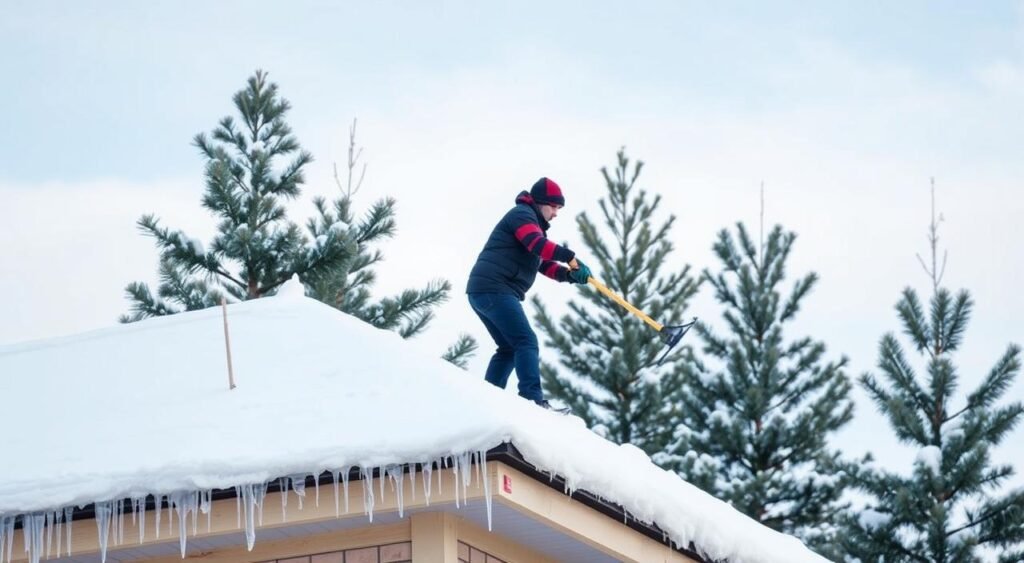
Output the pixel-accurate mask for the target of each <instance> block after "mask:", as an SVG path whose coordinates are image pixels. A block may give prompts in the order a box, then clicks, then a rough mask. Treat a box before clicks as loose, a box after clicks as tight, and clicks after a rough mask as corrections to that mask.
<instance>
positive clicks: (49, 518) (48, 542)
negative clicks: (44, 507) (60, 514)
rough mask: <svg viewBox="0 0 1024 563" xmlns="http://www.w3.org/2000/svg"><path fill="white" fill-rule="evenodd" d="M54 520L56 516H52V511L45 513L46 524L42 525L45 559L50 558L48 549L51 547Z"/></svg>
mask: <svg viewBox="0 0 1024 563" xmlns="http://www.w3.org/2000/svg"><path fill="white" fill-rule="evenodd" d="M54 518H56V516H55V515H54V512H53V511H48V512H47V513H46V522H45V524H44V527H45V528H46V558H47V559H49V558H50V548H51V547H52V546H53V526H54V522H53V520H54Z"/></svg>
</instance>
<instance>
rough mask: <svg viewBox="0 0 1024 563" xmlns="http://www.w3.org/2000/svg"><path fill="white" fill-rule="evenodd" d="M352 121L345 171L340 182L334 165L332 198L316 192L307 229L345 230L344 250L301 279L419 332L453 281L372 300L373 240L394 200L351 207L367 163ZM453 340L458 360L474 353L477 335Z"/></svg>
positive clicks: (314, 293) (366, 314)
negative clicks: (331, 263) (313, 215)
mask: <svg viewBox="0 0 1024 563" xmlns="http://www.w3.org/2000/svg"><path fill="white" fill-rule="evenodd" d="M355 135H356V123H355V122H353V123H352V127H351V128H350V129H349V148H348V172H347V175H346V180H345V182H342V180H341V178H340V177H339V176H338V173H337V168H335V175H334V179H335V183H336V184H337V186H338V189H339V190H340V194H339V196H338V198H337V199H336V200H334V201H333V202H330V203H329V202H327V200H325V199H323V198H320V197H317V198H315V199H314V200H313V204H314V205H315V206H316V210H317V214H318V216H317V217H316V218H314V219H310V220H309V223H308V229H309V233H310V235H311V236H312V237H313V238H314V240H320V239H326V238H328V237H329V236H330V235H331V233H332V232H338V233H343V234H344V236H345V240H346V241H348V242H349V244H350V246H349V248H348V253H347V255H346V256H345V258H344V259H343V260H341V261H339V262H338V263H337V264H336V265H334V267H331V268H323V269H320V270H317V271H314V272H310V273H309V274H308V275H307V276H305V277H304V279H303V281H304V282H305V283H306V285H307V287H308V288H309V294H310V296H311V297H313V298H315V299H318V300H320V301H322V302H324V303H327V304H328V305H331V306H332V307H336V308H337V309H339V310H341V311H344V312H346V313H348V314H350V315H352V316H354V317H358V318H360V319H363V320H364V321H366V322H368V323H370V324H372V325H374V326H376V327H378V328H382V329H385V330H397V331H398V333H399V334H401V335H402V336H403V337H404V338H409V337H412V336H415V335H416V334H419V333H420V332H422V331H423V329H425V328H426V326H427V324H428V323H429V322H430V320H431V319H432V318H433V310H434V308H435V307H437V306H438V305H440V304H441V303H443V302H444V301H446V300H447V299H448V293H449V292H450V291H451V283H449V282H448V281H447V280H443V279H438V280H434V281H431V282H430V283H428V285H427V286H426V287H424V288H423V289H407V290H405V291H403V292H402V293H401V294H399V295H398V296H395V297H386V298H383V299H380V300H379V301H375V300H374V299H373V298H372V296H371V293H370V290H371V288H372V287H373V284H374V283H375V282H376V280H377V274H376V272H375V271H374V270H373V266H375V265H376V264H377V263H379V262H380V261H381V260H382V259H383V257H384V256H383V253H382V252H381V251H380V250H379V249H377V248H375V246H374V245H376V244H378V243H380V242H381V241H383V240H384V239H386V238H391V237H393V236H394V234H395V228H396V223H395V200H394V199H393V198H390V197H389V198H384V199H381V200H378V201H376V202H374V204H373V205H372V206H371V207H370V209H369V210H368V211H367V212H366V213H365V214H363V215H362V217H360V218H358V219H357V218H356V214H355V212H354V211H353V209H352V207H353V197H354V196H355V195H356V193H357V192H358V191H359V188H360V187H362V182H363V178H364V177H365V172H366V167H365V166H363V167H362V168H361V169H360V168H359V158H360V155H361V154H362V149H361V148H359V147H358V146H357V144H356V138H355ZM466 338H469V341H470V342H469V343H467V344H464V345H460V344H456V345H453V346H452V347H451V348H450V349H449V352H448V355H446V359H448V360H449V361H451V362H452V363H455V364H459V365H461V362H462V359H463V358H464V357H465V356H466V355H468V354H472V351H473V349H474V348H475V341H474V340H473V339H472V338H471V337H465V336H464V337H463V340H465V339H466Z"/></svg>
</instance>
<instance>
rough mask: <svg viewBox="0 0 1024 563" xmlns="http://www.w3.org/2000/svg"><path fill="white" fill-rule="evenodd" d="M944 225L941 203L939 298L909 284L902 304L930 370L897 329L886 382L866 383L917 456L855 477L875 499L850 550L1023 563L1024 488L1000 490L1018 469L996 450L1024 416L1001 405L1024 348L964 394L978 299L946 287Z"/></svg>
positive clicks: (868, 556)
mask: <svg viewBox="0 0 1024 563" xmlns="http://www.w3.org/2000/svg"><path fill="white" fill-rule="evenodd" d="M933 198H934V186H933ZM937 226H938V221H936V219H935V216H934V199H933V216H932V224H931V229H930V236H929V239H930V241H931V246H932V261H931V262H932V267H931V269H930V270H929V269H928V268H927V266H926V267H925V269H926V271H927V272H928V274H929V276H930V277H931V281H932V289H933V294H932V296H931V298H930V300H929V302H928V306H927V308H926V307H925V306H924V304H923V303H922V301H921V299H920V298H919V297H918V294H917V292H916V291H915V290H914V289H912V288H909V287H908V288H906V289H904V290H903V293H902V295H901V296H900V299H899V301H898V302H897V303H896V313H897V316H898V318H899V320H900V323H901V325H902V327H903V335H904V337H905V338H906V339H907V340H908V341H909V343H910V349H911V350H912V352H913V353H916V354H917V355H918V356H921V358H922V360H923V362H924V371H923V374H920V375H919V374H918V373H917V372H916V371H915V369H914V367H913V366H912V365H911V362H910V361H909V360H908V358H907V356H908V352H907V350H905V349H904V347H903V346H902V345H901V344H900V340H899V339H898V338H897V337H896V335H894V334H892V333H889V334H886V335H884V336H883V337H882V339H881V341H880V343H879V358H878V369H879V370H880V376H876V375H875V374H871V373H865V374H864V375H862V376H861V378H860V381H861V384H862V385H863V386H864V388H865V389H866V390H867V392H868V394H869V395H870V397H871V399H872V400H873V401H874V403H875V404H876V406H877V407H878V410H879V411H880V412H881V413H882V414H884V415H885V417H886V418H887V419H888V421H889V425H890V426H891V427H892V429H893V431H894V432H895V434H896V437H897V438H898V439H899V441H900V442H902V443H904V444H907V445H909V446H911V447H913V448H916V450H917V455H916V457H915V461H914V465H913V468H912V470H911V471H910V473H909V474H907V473H905V472H904V473H897V472H892V471H886V470H882V469H877V468H872V467H868V468H865V469H864V470H863V471H861V472H859V473H858V474H857V477H856V486H857V487H858V488H859V489H861V490H862V491H863V492H865V493H866V494H867V495H868V496H869V500H868V502H867V506H866V507H865V509H864V510H863V511H862V512H861V513H860V515H859V516H858V517H857V518H851V519H850V520H849V521H848V533H847V534H845V536H844V537H845V541H844V547H845V548H846V550H847V553H848V554H849V555H850V556H853V557H859V558H861V559H863V560H865V561H880V560H882V559H883V558H884V560H885V561H927V562H935V563H947V562H960V561H979V560H981V556H982V553H983V551H982V550H983V549H987V550H990V551H989V552H990V553H991V552H996V553H998V554H999V555H998V558H999V561H1001V562H1006V563H1009V562H1011V561H1012V562H1019V561H1022V560H1024V491H1022V490H1020V489H1018V490H1014V491H1008V492H1001V487H1002V485H1003V484H1005V483H1006V481H1007V479H1009V478H1010V477H1011V476H1012V475H1013V474H1014V471H1013V468H1012V467H1011V466H1009V465H995V464H993V463H992V460H991V451H992V449H993V448H994V447H995V446H997V445H998V444H999V443H1001V442H1002V441H1003V440H1004V439H1005V438H1006V436H1007V435H1008V434H1009V433H1010V431H1011V430H1013V429H1014V428H1015V427H1016V426H1017V424H1019V422H1020V421H1021V415H1022V413H1024V405H1022V404H1021V403H1020V402H1019V401H1013V402H1009V403H1004V404H1000V402H1001V401H1000V399H1002V397H1003V395H1005V393H1006V392H1007V391H1008V390H1009V389H1010V386H1011V385H1012V383H1013V381H1014V379H1015V378H1016V376H1017V375H1018V374H1019V373H1020V369H1021V355H1020V347H1019V346H1018V345H1016V344H1010V345H1008V346H1007V348H1006V350H1005V352H1004V353H1003V354H1002V356H1001V357H1000V358H999V359H998V360H997V361H996V363H995V365H994V366H993V367H992V368H991V369H990V370H989V371H988V373H987V374H986V375H985V376H984V377H983V378H981V380H980V383H979V384H978V385H977V387H975V388H974V389H973V390H972V391H970V392H968V393H966V395H963V394H960V393H958V388H959V381H960V374H959V370H958V368H957V366H956V364H955V363H954V361H953V355H954V353H955V352H957V351H958V350H959V349H960V346H961V345H962V344H963V339H964V334H965V332H966V329H967V323H968V321H969V320H970V316H971V311H972V308H973V300H972V299H971V296H970V294H969V292H968V291H966V290H960V291H959V292H957V293H956V294H955V295H954V294H953V293H952V292H951V291H950V290H949V289H947V288H945V287H943V286H942V285H941V277H942V270H940V269H939V268H938V266H937V265H938V260H937V254H938V252H937V243H938V236H937ZM922 264H924V261H923V260H922ZM943 268H944V267H943Z"/></svg>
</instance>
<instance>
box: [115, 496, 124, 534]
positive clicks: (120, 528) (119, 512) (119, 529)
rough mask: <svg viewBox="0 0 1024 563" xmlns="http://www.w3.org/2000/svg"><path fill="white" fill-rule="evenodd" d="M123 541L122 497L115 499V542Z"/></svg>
mask: <svg viewBox="0 0 1024 563" xmlns="http://www.w3.org/2000/svg"><path fill="white" fill-rule="evenodd" d="M123 543H124V499H118V500H117V544H118V545H121V544H123Z"/></svg>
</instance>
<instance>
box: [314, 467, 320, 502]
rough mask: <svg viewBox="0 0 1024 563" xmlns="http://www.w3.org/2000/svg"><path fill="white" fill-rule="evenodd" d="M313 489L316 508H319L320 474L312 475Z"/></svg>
mask: <svg viewBox="0 0 1024 563" xmlns="http://www.w3.org/2000/svg"><path fill="white" fill-rule="evenodd" d="M313 489H314V490H315V491H316V500H315V502H316V507H317V508H320V473H319V472H315V473H313Z"/></svg>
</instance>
